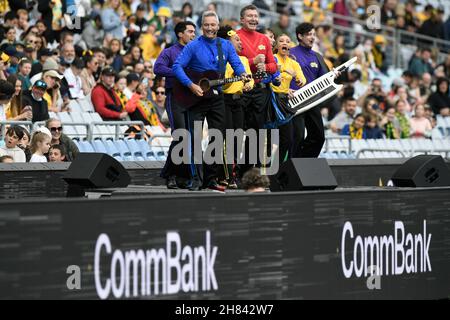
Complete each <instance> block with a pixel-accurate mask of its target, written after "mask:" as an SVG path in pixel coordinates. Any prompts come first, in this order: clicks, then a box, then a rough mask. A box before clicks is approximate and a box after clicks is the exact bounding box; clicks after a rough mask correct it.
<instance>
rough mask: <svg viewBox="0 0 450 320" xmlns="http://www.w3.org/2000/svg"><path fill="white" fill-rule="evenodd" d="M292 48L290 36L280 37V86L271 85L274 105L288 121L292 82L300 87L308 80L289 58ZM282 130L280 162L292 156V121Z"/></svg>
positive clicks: (277, 56) (276, 49)
mask: <svg viewBox="0 0 450 320" xmlns="http://www.w3.org/2000/svg"><path fill="white" fill-rule="evenodd" d="M290 48H291V39H290V38H289V36H288V35H286V34H282V35H280V36H278V38H277V41H276V45H275V51H276V52H277V53H276V54H275V59H277V62H278V65H279V69H280V78H281V79H280V82H281V84H280V85H279V86H275V85H273V84H272V85H271V88H272V91H273V92H274V93H275V97H274V98H275V99H274V101H272V103H276V104H277V106H278V109H279V110H280V111H281V112H282V113H283V114H284V116H285V117H286V118H287V119H290V118H291V117H290V116H291V112H290V111H289V109H288V102H289V101H288V100H289V96H290V95H291V89H290V86H291V82H292V81H293V80H294V81H295V82H296V84H297V85H298V86H299V87H300V86H303V85H305V84H306V78H305V75H304V74H303V71H302V69H301V67H300V65H299V64H298V62H297V61H295V60H294V59H292V58H291V57H290V56H289V49H290ZM278 129H279V130H280V132H279V133H280V147H279V155H280V161H281V162H283V161H285V160H286V159H287V158H288V157H289V156H290V155H291V154H292V151H291V150H290V147H291V146H292V145H293V144H292V137H293V132H292V130H293V129H292V123H291V122H290V121H288V122H286V123H284V124H282V125H280V126H279V128H278Z"/></svg>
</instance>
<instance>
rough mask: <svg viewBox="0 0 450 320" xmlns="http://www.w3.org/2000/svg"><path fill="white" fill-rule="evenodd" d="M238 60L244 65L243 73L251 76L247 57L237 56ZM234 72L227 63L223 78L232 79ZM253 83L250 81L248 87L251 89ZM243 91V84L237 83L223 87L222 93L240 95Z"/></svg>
mask: <svg viewBox="0 0 450 320" xmlns="http://www.w3.org/2000/svg"><path fill="white" fill-rule="evenodd" d="M239 59H241V62H242V64H243V65H244V68H245V72H247V73H248V74H251V73H252V71H251V70H250V64H249V63H248V59H247V57H244V56H239ZM234 76H235V74H234V70H233V68H232V67H231V65H230V64H229V63H227V67H226V69H225V78H232V77H234ZM254 83H255V81H254V80H253V79H252V80H251V81H250V86H251V87H252V88H253V84H254ZM243 89H244V82H242V81H237V82H233V83H230V84H227V85H225V86H224V87H223V93H225V94H242V90H243Z"/></svg>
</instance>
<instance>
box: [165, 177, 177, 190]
mask: <svg viewBox="0 0 450 320" xmlns="http://www.w3.org/2000/svg"><path fill="white" fill-rule="evenodd" d="M166 186H167V189H178V186H177V181H176V180H175V177H174V176H170V177H168V178H167V179H166Z"/></svg>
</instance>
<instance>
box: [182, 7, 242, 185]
mask: <svg viewBox="0 0 450 320" xmlns="http://www.w3.org/2000/svg"><path fill="white" fill-rule="evenodd" d="M218 30H219V18H218V17H217V14H216V13H215V12H213V11H206V12H205V13H203V16H202V31H203V35H202V36H201V37H199V38H198V39H196V40H194V41H192V42H190V43H189V44H188V45H187V46H185V47H184V49H183V51H182V52H181V55H180V56H179V57H178V59H177V60H176V61H175V63H174V65H173V71H174V73H175V76H176V78H177V80H178V81H179V82H180V83H181V84H182V85H184V86H186V87H188V88H189V89H190V90H191V92H192V93H193V94H195V95H196V96H198V97H202V96H203V95H204V92H203V90H202V88H201V87H200V86H199V85H198V84H196V83H194V82H192V80H191V79H189V77H188V76H187V75H186V73H185V71H184V69H185V68H188V69H190V70H193V71H195V72H204V71H208V70H214V71H217V72H221V73H225V66H226V63H227V62H228V63H230V65H231V67H232V68H233V70H234V73H235V74H238V75H241V76H242V77H243V79H245V81H249V80H250V79H249V77H248V75H247V74H246V72H245V69H244V66H243V65H242V63H241V60H240V59H239V56H238V55H237V53H236V51H235V49H234V47H233V45H232V44H231V42H229V41H227V40H224V39H221V38H217V31H218ZM219 41H220V46H221V48H222V54H223V59H219V54H218V51H219V48H218V43H219ZM220 60H223V61H222V62H223V63H222V65H219V61H220ZM215 90H216V91H217V93H218V94H215V95H213V96H212V97H210V98H209V97H208V98H206V97H205V98H204V99H202V100H201V101H200V102H199V103H198V104H196V105H194V106H193V107H191V108H190V109H189V110H188V111H187V113H186V115H187V124H188V128H189V130H190V132H191V138H192V143H191V146H192V150H191V152H192V154H195V153H194V150H193V148H194V146H195V145H196V143H195V141H194V139H200V140H201V139H202V137H201V136H198V137H194V136H193V129H194V123H195V122H196V121H200V123H203V121H204V120H205V118H206V120H207V121H208V128H209V129H217V130H220V132H222V136H223V137H224V134H223V133H224V132H225V105H224V100H223V94H222V93H221V92H220V91H221V88H215ZM222 151H223V150H222ZM218 169H219V164H217V163H214V164H204V165H203V179H202V177H201V176H200V171H201V170H200V168H199V167H197V166H196V165H195V164H194V161H193V157H191V174H192V176H193V177H194V180H193V184H192V187H191V190H199V189H200V188H202V187H203V188H209V189H213V190H219V191H223V190H224V189H223V188H221V187H220V186H219V185H218V183H217V174H218ZM200 180H203V186H202V187H201V186H200Z"/></svg>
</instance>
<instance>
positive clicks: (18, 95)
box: [5, 74, 33, 121]
mask: <svg viewBox="0 0 450 320" xmlns="http://www.w3.org/2000/svg"><path fill="white" fill-rule="evenodd" d="M7 81H8V82H9V83H10V84H12V85H13V86H14V88H15V92H14V94H13V96H12V98H11V100H10V102H9V103H8V104H7V105H6V109H5V113H6V119H7V120H12V121H19V120H24V121H31V119H32V118H33V113H32V112H31V109H30V108H22V81H20V80H19V79H18V77H17V75H15V74H12V75H10V76H9V77H8V79H7Z"/></svg>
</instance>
